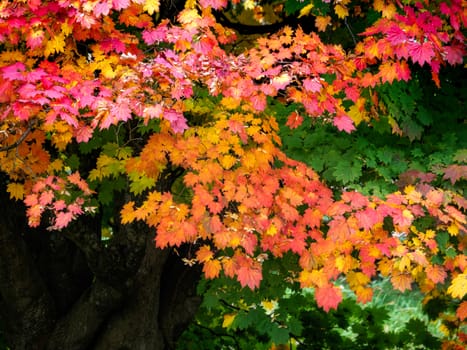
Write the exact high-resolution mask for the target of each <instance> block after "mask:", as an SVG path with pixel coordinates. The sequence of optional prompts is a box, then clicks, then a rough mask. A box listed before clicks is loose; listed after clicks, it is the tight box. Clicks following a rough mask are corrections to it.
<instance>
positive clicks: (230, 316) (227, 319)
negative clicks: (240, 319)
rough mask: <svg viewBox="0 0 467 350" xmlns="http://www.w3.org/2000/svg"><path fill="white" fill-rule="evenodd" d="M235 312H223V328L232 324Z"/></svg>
mask: <svg viewBox="0 0 467 350" xmlns="http://www.w3.org/2000/svg"><path fill="white" fill-rule="evenodd" d="M236 316H237V314H225V315H224V321H223V322H222V327H223V328H228V327H230V326H231V325H232V323H233V321H234V320H235V317H236Z"/></svg>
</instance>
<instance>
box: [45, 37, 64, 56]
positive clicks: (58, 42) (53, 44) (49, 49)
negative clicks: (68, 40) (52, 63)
mask: <svg viewBox="0 0 467 350" xmlns="http://www.w3.org/2000/svg"><path fill="white" fill-rule="evenodd" d="M64 51H65V35H64V34H63V33H60V34H57V35H55V36H54V37H52V38H50V39H49V41H47V44H45V49H44V55H45V57H49V56H50V55H52V54H55V53H59V52H64Z"/></svg>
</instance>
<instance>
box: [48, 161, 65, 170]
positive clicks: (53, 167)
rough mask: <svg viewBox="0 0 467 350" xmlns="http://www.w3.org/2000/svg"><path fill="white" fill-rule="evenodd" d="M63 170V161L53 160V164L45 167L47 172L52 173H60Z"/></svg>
mask: <svg viewBox="0 0 467 350" xmlns="http://www.w3.org/2000/svg"><path fill="white" fill-rule="evenodd" d="M62 169H63V160H61V159H55V160H54V161H53V162H51V163H50V164H49V166H48V167H47V172H49V173H53V172H55V171H60V170H62Z"/></svg>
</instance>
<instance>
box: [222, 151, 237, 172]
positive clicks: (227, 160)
mask: <svg viewBox="0 0 467 350" xmlns="http://www.w3.org/2000/svg"><path fill="white" fill-rule="evenodd" d="M220 162H221V165H222V167H223V168H224V169H225V170H229V169H230V168H232V167H233V166H234V165H235V163H236V162H237V159H236V158H235V157H233V156H231V155H230V154H227V155H225V156H223V157H222V158H221V159H220Z"/></svg>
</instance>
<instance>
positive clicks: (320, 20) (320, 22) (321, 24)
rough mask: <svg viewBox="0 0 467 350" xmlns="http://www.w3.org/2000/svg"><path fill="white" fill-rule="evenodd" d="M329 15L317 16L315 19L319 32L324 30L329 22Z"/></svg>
mask: <svg viewBox="0 0 467 350" xmlns="http://www.w3.org/2000/svg"><path fill="white" fill-rule="evenodd" d="M331 20H332V18H331V16H317V17H316V19H315V26H316V28H317V29H318V31H320V32H325V31H326V27H327V26H328V25H329V24H331Z"/></svg>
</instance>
